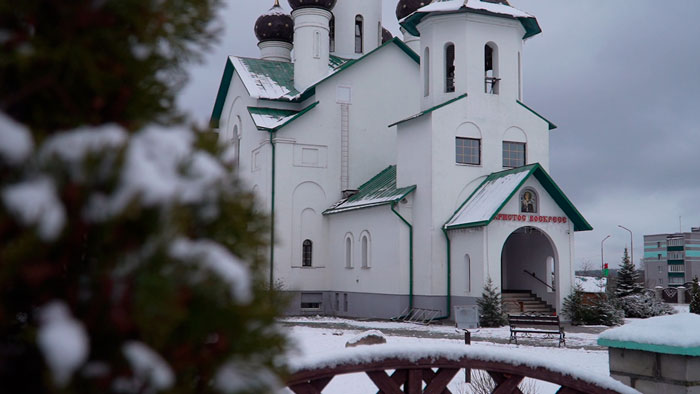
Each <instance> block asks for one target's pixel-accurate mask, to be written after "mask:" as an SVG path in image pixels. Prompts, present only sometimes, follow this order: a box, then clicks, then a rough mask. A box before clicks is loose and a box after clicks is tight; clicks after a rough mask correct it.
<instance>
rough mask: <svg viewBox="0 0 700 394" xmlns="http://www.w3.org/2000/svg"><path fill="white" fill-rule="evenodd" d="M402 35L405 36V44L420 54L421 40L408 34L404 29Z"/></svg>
mask: <svg viewBox="0 0 700 394" xmlns="http://www.w3.org/2000/svg"><path fill="white" fill-rule="evenodd" d="M401 33H402V34H403V42H404V44H406V45H407V46H408V47H409V48H411V49H412V50H413V52H415V53H418V52H419V51H420V38H418V37H416V36H414V35H412V34H411V33H409V32H407V31H406V29H404V28H403V27H402V28H401Z"/></svg>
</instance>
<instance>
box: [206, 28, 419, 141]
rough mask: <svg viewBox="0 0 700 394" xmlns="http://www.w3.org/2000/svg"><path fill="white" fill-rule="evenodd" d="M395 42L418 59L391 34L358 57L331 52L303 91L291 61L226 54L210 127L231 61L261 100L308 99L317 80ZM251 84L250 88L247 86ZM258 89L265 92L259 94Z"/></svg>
mask: <svg viewBox="0 0 700 394" xmlns="http://www.w3.org/2000/svg"><path fill="white" fill-rule="evenodd" d="M389 45H396V46H397V47H398V48H399V49H400V50H401V51H403V52H404V53H406V55H408V56H409V57H410V58H411V59H413V60H414V61H415V62H416V63H420V57H419V56H418V55H417V54H416V53H415V52H413V50H411V48H409V47H408V46H407V45H406V44H404V43H403V41H401V40H400V39H398V38H396V37H394V38H393V39H391V40H389V41H387V42H386V43H384V44H382V45H381V46H379V47H378V48H376V49H374V50H373V51H371V52H369V53H367V54H365V55H364V56H362V57H360V58H358V59H344V58H341V57H338V56H333V55H331V56H330V59H329V61H328V67H329V68H330V69H331V72H330V73H329V75H328V76H327V77H326V78H323V79H322V80H320V81H318V82H317V83H315V84H314V85H312V86H309V87H308V88H307V89H306V90H305V91H303V92H299V91H297V90H296V89H295V88H294V64H293V63H289V62H276V61H271V60H262V59H250V58H243V57H229V58H228V60H227V62H226V67H225V68H224V75H223V77H222V78H221V83H220V84H219V92H218V94H217V96H216V101H215V103H214V109H213V111H212V114H211V120H210V125H211V127H213V128H218V127H219V120H220V119H221V112H222V111H223V109H224V103H225V101H226V96H227V94H228V89H229V87H230V86H231V80H232V79H233V73H234V71H236V67H234V62H238V63H239V64H241V66H242V68H244V69H245V70H238V71H239V75H240V76H241V79H242V80H244V84H246V81H245V78H250V77H253V80H252V81H251V80H249V81H248V84H246V88H247V89H249V90H250V89H255V90H256V91H254V92H251V91H249V92H248V93H249V94H250V95H251V97H255V98H259V99H262V100H272V101H288V102H295V103H299V102H302V101H305V100H307V99H308V98H310V97H311V96H313V95H314V94H315V93H316V86H318V85H319V84H320V83H322V82H324V81H326V80H327V79H329V78H331V77H333V76H335V75H337V74H338V73H340V72H341V71H344V70H347V69H348V68H350V67H351V66H353V65H355V64H357V63H359V62H361V61H362V60H364V59H366V58H367V57H369V56H370V55H372V54H374V53H375V52H377V51H379V50H381V49H382V48H384V47H386V46H389ZM248 85H251V88H248ZM261 90H262V91H264V94H260V93H261Z"/></svg>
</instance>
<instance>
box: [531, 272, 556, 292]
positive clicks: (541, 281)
mask: <svg viewBox="0 0 700 394" xmlns="http://www.w3.org/2000/svg"><path fill="white" fill-rule="evenodd" d="M523 272H525V273H526V274H528V275H530V276H532V277H533V278H534V279H535V280H536V281H538V282H540V283H542V284H543V285H545V286H547V287H549V288H550V289H552V291H557V289H555V288H554V287H553V286H550V285H548V284H547V282H545V281H543V280H542V279H540V278H538V277H537V275H535V273H534V272H530V271H528V270H523Z"/></svg>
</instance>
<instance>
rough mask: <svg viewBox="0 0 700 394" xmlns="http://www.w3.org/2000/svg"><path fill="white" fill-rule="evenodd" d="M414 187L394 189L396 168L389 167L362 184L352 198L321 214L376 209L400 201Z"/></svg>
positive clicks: (339, 202) (341, 201)
mask: <svg viewBox="0 0 700 394" xmlns="http://www.w3.org/2000/svg"><path fill="white" fill-rule="evenodd" d="M415 188H416V187H415V186H408V187H402V188H397V187H396V166H395V165H393V166H389V167H387V168H385V169H384V170H383V171H382V172H380V173H379V174H377V175H375V176H374V177H373V178H372V179H370V180H369V181H367V182H366V183H364V184H363V185H362V186H360V188H359V189H358V192H357V193H356V194H354V195H353V196H351V197H349V198H346V199H342V200H340V201H338V202H337V203H335V204H334V205H333V206H332V207H330V208H328V209H327V210H326V211H324V212H323V214H324V215H327V214H333V213H339V212H345V211H351V210H355V209H361V208H370V207H376V206H379V205H385V204H390V203H393V202H397V201H400V200H401V199H402V198H404V197H406V195H408V194H409V193H411V192H412V191H414V190H415Z"/></svg>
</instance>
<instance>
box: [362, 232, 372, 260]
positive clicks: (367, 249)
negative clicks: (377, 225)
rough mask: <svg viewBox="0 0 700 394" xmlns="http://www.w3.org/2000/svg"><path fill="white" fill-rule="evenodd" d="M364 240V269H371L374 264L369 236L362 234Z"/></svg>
mask: <svg viewBox="0 0 700 394" xmlns="http://www.w3.org/2000/svg"><path fill="white" fill-rule="evenodd" d="M361 239H362V240H361V241H360V243H361V245H362V268H370V267H371V266H372V262H371V261H370V239H369V234H368V233H364V234H362V238H361Z"/></svg>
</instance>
